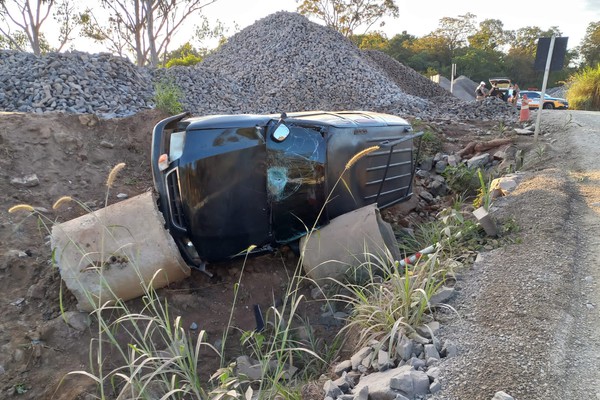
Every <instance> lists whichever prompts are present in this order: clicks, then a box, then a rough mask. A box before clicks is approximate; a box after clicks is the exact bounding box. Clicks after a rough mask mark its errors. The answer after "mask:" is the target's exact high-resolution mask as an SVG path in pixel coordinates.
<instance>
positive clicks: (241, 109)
mask: <svg viewBox="0 0 600 400" xmlns="http://www.w3.org/2000/svg"><path fill="white" fill-rule="evenodd" d="M161 81H167V82H171V83H174V84H175V85H177V86H178V87H179V88H180V89H181V92H182V94H183V96H182V98H181V102H182V104H183V106H184V108H185V109H187V110H188V111H191V112H192V113H194V114H222V113H279V112H293V111H305V110H352V109H354V110H370V111H380V112H388V113H391V114H396V115H400V116H417V117H422V118H424V119H430V118H442V119H444V118H447V119H465V120H472V119H484V120H485V119H494V120H498V119H500V120H502V119H506V120H514V116H515V112H514V110H512V109H510V108H509V107H502V105H493V107H488V106H489V104H487V103H477V102H475V101H472V102H463V101H460V100H459V99H457V98H455V97H454V96H452V95H450V94H449V93H448V92H447V91H446V90H444V89H443V88H441V87H440V86H439V85H437V84H436V83H433V82H431V81H429V80H427V79H426V78H424V77H422V76H421V75H419V74H418V73H417V72H415V71H414V70H412V69H410V68H408V67H406V66H404V65H402V64H401V63H399V62H397V61H395V60H393V59H392V58H390V57H388V56H387V55H385V54H383V53H380V52H375V51H368V52H365V51H361V50H359V49H358V48H357V47H356V46H355V45H354V44H353V43H352V42H351V41H350V40H348V39H347V38H345V37H344V36H342V35H341V34H339V33H338V32H336V31H334V30H332V29H330V28H327V27H324V26H321V25H319V24H316V23H313V22H310V21H309V20H308V19H307V18H305V17H303V16H301V15H299V14H296V13H290V12H283V11H282V12H278V13H275V14H272V15H269V16H267V17H265V18H263V19H261V20H258V21H257V22H255V23H254V24H253V25H251V26H249V27H247V28H246V29H244V30H242V31H240V32H239V33H237V34H236V35H234V36H233V37H231V38H230V40H229V41H228V42H227V43H226V44H225V45H223V46H222V48H220V49H219V50H218V51H216V52H215V53H213V54H212V55H210V56H208V57H207V58H206V59H205V60H204V61H203V62H202V63H200V64H198V65H195V66H193V67H175V68H170V69H163V68H158V69H156V68H140V67H136V66H135V65H134V64H132V63H131V62H130V61H128V60H127V59H125V58H122V57H116V56H113V55H110V54H105V53H102V54H88V53H83V52H76V51H73V52H66V53H49V54H47V55H44V56H41V57H36V56H34V55H32V54H28V53H22V52H15V51H0V110H4V111H20V112H35V113H44V112H53V111H60V112H68V113H92V114H97V115H99V116H101V117H104V118H111V117H121V116H126V115H131V114H135V113H136V112H138V111H140V110H142V109H146V108H152V107H154V105H155V104H154V100H153V96H154V90H155V84H156V83H157V82H161Z"/></svg>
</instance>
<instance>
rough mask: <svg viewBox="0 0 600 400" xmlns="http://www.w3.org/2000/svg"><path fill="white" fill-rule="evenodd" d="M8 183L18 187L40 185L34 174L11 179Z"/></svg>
mask: <svg viewBox="0 0 600 400" xmlns="http://www.w3.org/2000/svg"><path fill="white" fill-rule="evenodd" d="M10 183H12V184H13V185H15V186H20V187H34V186H37V185H39V184H40V180H39V179H38V177H37V175H36V174H30V175H25V176H23V177H20V178H16V177H15V178H11V180H10Z"/></svg>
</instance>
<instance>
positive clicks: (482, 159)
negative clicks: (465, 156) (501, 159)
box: [467, 153, 490, 169]
mask: <svg viewBox="0 0 600 400" xmlns="http://www.w3.org/2000/svg"><path fill="white" fill-rule="evenodd" d="M489 161H490V155H489V154H488V153H483V154H480V155H477V156H474V157H472V158H471V159H469V160H467V167H469V168H473V169H475V168H483V167H485V165H486V164H487V163H488V162H489Z"/></svg>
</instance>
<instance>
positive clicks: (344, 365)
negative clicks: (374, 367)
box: [333, 360, 352, 376]
mask: <svg viewBox="0 0 600 400" xmlns="http://www.w3.org/2000/svg"><path fill="white" fill-rule="evenodd" d="M351 370H352V361H351V360H345V361H342V362H341V363H339V364H337V365H336V366H335V367H334V369H333V372H334V373H335V374H336V375H337V376H342V374H343V373H344V372H348V371H351Z"/></svg>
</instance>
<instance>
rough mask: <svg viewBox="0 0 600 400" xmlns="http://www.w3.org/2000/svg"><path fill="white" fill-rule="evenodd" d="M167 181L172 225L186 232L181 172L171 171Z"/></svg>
mask: <svg viewBox="0 0 600 400" xmlns="http://www.w3.org/2000/svg"><path fill="white" fill-rule="evenodd" d="M165 179H166V181H167V193H168V197H169V212H170V213H171V223H172V224H173V225H175V226H176V227H177V228H180V229H184V230H185V224H184V223H183V208H182V206H181V194H180V192H179V171H178V170H177V168H176V169H173V170H171V171H169V172H168V173H167V176H166V178H165Z"/></svg>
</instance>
